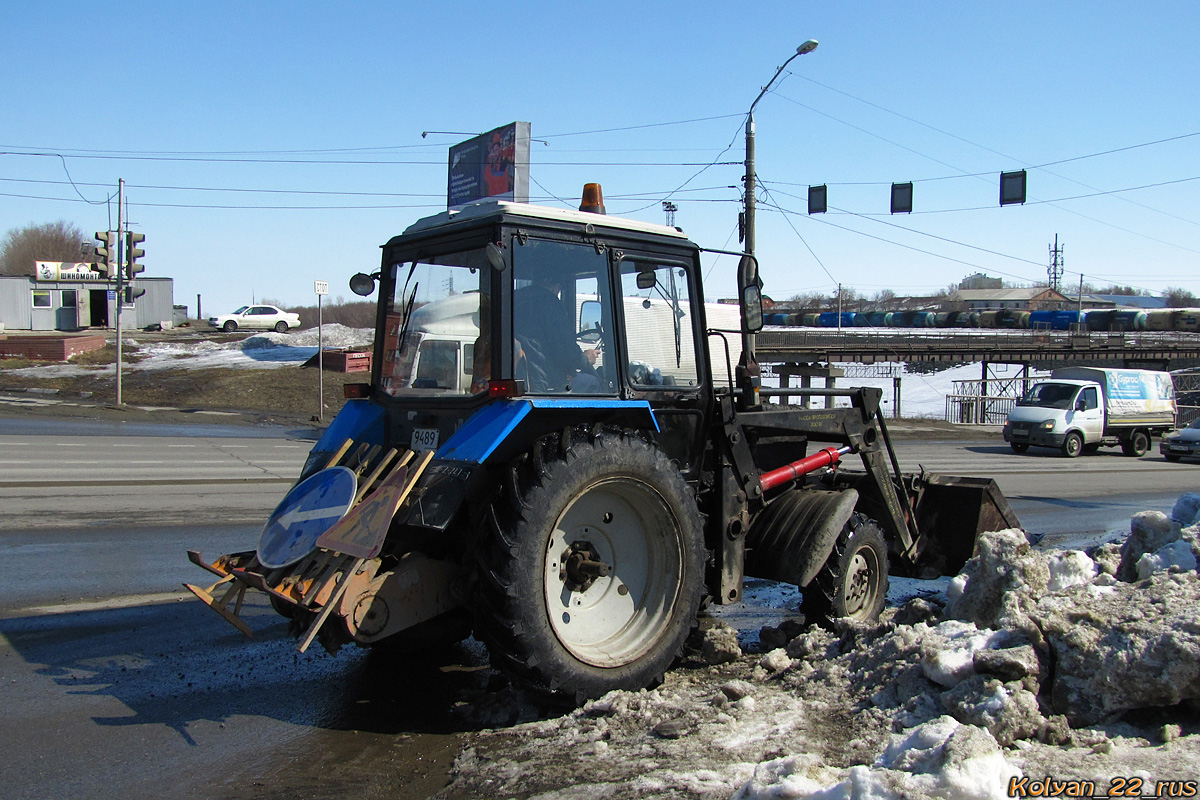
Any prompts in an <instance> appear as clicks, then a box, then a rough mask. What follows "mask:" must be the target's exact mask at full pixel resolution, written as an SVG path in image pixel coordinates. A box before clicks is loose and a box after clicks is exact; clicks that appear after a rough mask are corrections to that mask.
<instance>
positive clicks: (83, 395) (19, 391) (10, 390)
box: [0, 386, 94, 400]
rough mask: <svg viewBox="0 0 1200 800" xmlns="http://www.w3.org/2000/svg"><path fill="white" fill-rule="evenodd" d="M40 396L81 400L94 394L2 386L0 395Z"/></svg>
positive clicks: (43, 388)
mask: <svg viewBox="0 0 1200 800" xmlns="http://www.w3.org/2000/svg"><path fill="white" fill-rule="evenodd" d="M22 393H24V394H39V395H48V396H55V397H77V398H79V399H81V400H88V399H90V398H91V397H92V396H93V394H94V392H71V391H64V390H62V389H50V388H46V387H42V386H26V387H11V386H0V394H22Z"/></svg>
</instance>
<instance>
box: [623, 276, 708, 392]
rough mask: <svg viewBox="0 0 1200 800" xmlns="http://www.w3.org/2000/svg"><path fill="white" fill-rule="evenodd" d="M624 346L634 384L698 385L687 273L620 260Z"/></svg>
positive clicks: (660, 385) (660, 386)
mask: <svg viewBox="0 0 1200 800" xmlns="http://www.w3.org/2000/svg"><path fill="white" fill-rule="evenodd" d="M621 294H622V296H623V298H624V312H625V348H626V351H627V352H628V354H629V379H630V382H631V383H632V384H633V385H634V386H635V387H636V388H643V389H660V388H691V387H695V386H697V385H699V383H700V377H699V372H698V371H697V366H696V364H697V362H696V342H695V338H694V336H693V330H694V328H693V322H694V320H693V311H692V304H691V300H690V298H689V296H688V284H687V272H686V270H684V269H683V268H682V267H680V266H678V265H671V264H659V263H655V262H652V261H640V260H625V261H622V262H621Z"/></svg>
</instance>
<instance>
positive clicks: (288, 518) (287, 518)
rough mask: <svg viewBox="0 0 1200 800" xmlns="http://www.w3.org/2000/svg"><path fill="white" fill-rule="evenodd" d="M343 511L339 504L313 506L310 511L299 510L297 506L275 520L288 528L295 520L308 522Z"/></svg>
mask: <svg viewBox="0 0 1200 800" xmlns="http://www.w3.org/2000/svg"><path fill="white" fill-rule="evenodd" d="M344 511H345V509H344V508H341V507H339V506H334V507H332V508H314V509H312V510H311V511H301V510H300V509H298V508H293V509H291V510H290V511H288V512H287V513H285V514H284V515H283V516H282V517H280V518H279V519H278V520H276V521H277V522H278V523H279V524H280V525H282V526H283V527H284V528H290V527H292V525H294V524H295V523H297V522H308V521H309V520H313V519H324V518H325V517H340V516H342V513H343V512H344Z"/></svg>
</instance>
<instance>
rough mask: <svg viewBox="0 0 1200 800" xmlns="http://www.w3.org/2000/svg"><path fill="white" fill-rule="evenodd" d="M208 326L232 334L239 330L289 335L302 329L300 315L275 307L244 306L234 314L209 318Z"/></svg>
mask: <svg viewBox="0 0 1200 800" xmlns="http://www.w3.org/2000/svg"><path fill="white" fill-rule="evenodd" d="M208 324H209V325H211V326H212V327H214V328H220V329H221V330H223V331H225V332H226V333H232V332H233V331H236V330H237V329H238V328H249V329H253V330H263V331H269V330H274V331H276V332H278V333H287V332H288V331H289V330H291V329H293V328H299V327H300V315H299V314H293V313H291V312H289V311H281V310H280V309H278V308H276V307H275V306H242V307H241V308H239V309H238V310H237V311H235V312H233V313H232V314H221V315H220V316H216V317H209V318H208Z"/></svg>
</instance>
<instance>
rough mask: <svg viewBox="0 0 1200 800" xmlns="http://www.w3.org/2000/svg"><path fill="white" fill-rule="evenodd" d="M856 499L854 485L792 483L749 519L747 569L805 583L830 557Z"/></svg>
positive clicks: (758, 575) (758, 574) (770, 577)
mask: <svg viewBox="0 0 1200 800" xmlns="http://www.w3.org/2000/svg"><path fill="white" fill-rule="evenodd" d="M857 503H858V492H857V491H856V490H854V489H843V490H840V491H839V490H832V491H830V490H819V489H792V490H791V491H788V492H784V493H783V494H781V495H779V496H778V497H776V498H775V499H774V500H772V501H771V503H770V504H769V505H767V507H766V508H765V509H763V510H762V511H760V512H759V513H758V515H757V516H756V517H755V518H754V520H753V521H752V522H751V523H750V529H749V531H747V533H746V567H745V572H746V574H747V575H751V576H753V577H756V578H766V579H768V580H773V581H783V582H784V583H792V584H795V585H796V586H800V587H804V586H807V585H808V584H809V583H811V582H812V580H813V578H815V577H816V576H817V573H818V572H819V571H820V569H821V567H822V566H823V565H824V564H825V562H826V561H827V560H828V559H829V554H830V553H832V552H833V546H834V544H836V543H837V537H838V534H840V533H841V532H842V528H843V527H844V526H845V525H846V523H847V522H848V521H849V520H850V517H851V515H852V514H853V513H854V506H855V504H857Z"/></svg>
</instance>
